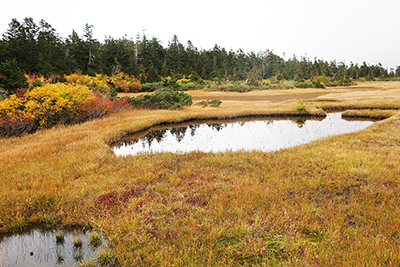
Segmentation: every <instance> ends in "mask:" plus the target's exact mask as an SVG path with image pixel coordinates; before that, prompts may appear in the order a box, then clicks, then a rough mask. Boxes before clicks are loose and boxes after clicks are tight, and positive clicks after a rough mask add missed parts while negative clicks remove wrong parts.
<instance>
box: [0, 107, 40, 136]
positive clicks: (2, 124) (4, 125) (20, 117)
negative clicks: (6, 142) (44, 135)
mask: <svg viewBox="0 0 400 267" xmlns="http://www.w3.org/2000/svg"><path fill="white" fill-rule="evenodd" d="M36 128H37V123H36V121H35V118H34V117H33V115H32V114H29V113H28V114H25V113H21V112H14V113H13V114H12V115H11V116H10V115H3V116H1V117H0V136H1V137H8V136H21V135H23V134H25V133H32V132H34V131H35V130H36Z"/></svg>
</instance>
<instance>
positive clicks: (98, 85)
mask: <svg viewBox="0 0 400 267" xmlns="http://www.w3.org/2000/svg"><path fill="white" fill-rule="evenodd" d="M64 78H65V79H66V80H67V83H69V84H73V85H85V86H88V87H90V88H93V89H96V90H99V91H101V92H107V91H108V90H110V87H109V86H108V84H107V80H108V79H109V77H108V76H107V75H101V74H96V76H95V77H92V76H89V75H83V74H78V73H73V74H70V75H65V76H64Z"/></svg>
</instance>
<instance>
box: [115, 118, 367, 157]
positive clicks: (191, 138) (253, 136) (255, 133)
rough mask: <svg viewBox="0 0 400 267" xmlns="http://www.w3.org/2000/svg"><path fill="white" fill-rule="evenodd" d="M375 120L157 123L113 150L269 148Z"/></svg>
mask: <svg viewBox="0 0 400 267" xmlns="http://www.w3.org/2000/svg"><path fill="white" fill-rule="evenodd" d="M372 123H373V121H360V120H344V119H342V115H341V113H328V114H327V116H326V117H325V118H324V119H320V120H317V119H309V120H305V119H304V118H297V119H293V118H292V119H286V120H283V119H280V120H277V119H275V120H263V119H252V120H240V121H230V122H229V121H214V122H199V123H190V124H182V125H170V126H164V127H154V128H151V129H150V130H148V131H144V132H140V133H137V134H134V135H132V136H129V137H126V138H124V139H123V140H121V141H120V142H118V143H117V144H116V145H115V146H114V147H113V151H114V153H115V154H116V155H118V156H126V155H137V154H140V153H146V152H174V153H185V152H191V151H203V152H219V151H225V150H231V151H237V150H260V151H264V152H270V151H274V150H279V149H281V148H287V147H292V146H296V145H300V144H304V143H308V142H311V141H313V140H316V139H319V138H322V137H326V136H329V135H335V134H343V133H349V132H353V131H357V130H362V129H365V128H366V127H368V126H369V125H371V124H372Z"/></svg>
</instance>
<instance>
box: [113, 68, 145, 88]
mask: <svg viewBox="0 0 400 267" xmlns="http://www.w3.org/2000/svg"><path fill="white" fill-rule="evenodd" d="M110 80H111V82H113V83H114V85H115V86H116V89H117V91H118V92H125V93H137V92H139V91H141V90H142V85H141V84H140V81H139V80H138V79H137V78H136V77H135V76H133V75H129V74H126V73H123V72H121V71H120V72H118V73H117V74H115V75H113V76H112V77H111V79H110Z"/></svg>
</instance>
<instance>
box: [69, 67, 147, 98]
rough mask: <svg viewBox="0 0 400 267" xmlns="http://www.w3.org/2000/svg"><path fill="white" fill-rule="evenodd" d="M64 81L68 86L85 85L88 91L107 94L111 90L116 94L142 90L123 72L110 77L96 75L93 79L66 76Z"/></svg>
mask: <svg viewBox="0 0 400 267" xmlns="http://www.w3.org/2000/svg"><path fill="white" fill-rule="evenodd" d="M65 79H66V81H67V83H69V84H73V85H85V86H87V87H89V88H90V89H93V90H96V91H100V92H102V93H107V92H109V91H110V90H112V89H115V90H116V91H117V92H125V93H136V92H139V91H141V89H142V85H141V84H140V81H139V80H138V79H137V78H135V77H134V76H133V75H128V74H126V73H123V72H118V73H117V74H115V75H113V76H111V77H109V76H107V75H101V74H96V76H94V77H93V76H89V75H83V74H78V73H74V74H70V75H68V76H67V75H66V76H65Z"/></svg>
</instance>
